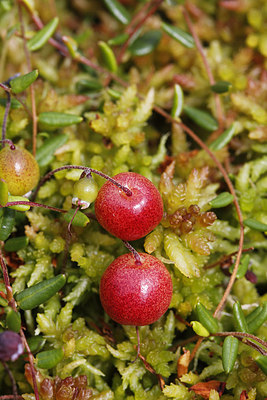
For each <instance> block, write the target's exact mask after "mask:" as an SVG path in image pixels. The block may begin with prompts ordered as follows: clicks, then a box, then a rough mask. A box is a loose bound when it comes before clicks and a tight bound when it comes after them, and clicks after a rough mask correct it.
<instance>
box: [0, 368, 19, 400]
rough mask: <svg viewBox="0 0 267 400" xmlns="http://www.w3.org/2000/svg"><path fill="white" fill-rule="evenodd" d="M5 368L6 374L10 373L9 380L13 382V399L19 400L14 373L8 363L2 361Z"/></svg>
mask: <svg viewBox="0 0 267 400" xmlns="http://www.w3.org/2000/svg"><path fill="white" fill-rule="evenodd" d="M2 364H3V367H4V368H5V370H6V372H7V373H8V376H9V379H10V381H11V385H12V392H13V398H14V399H15V400H17V398H18V388H17V384H16V381H15V378H14V376H13V374H12V371H11V370H10V368H9V366H8V365H7V363H6V362H5V361H2Z"/></svg>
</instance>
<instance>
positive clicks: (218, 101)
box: [183, 8, 224, 140]
mask: <svg viewBox="0 0 267 400" xmlns="http://www.w3.org/2000/svg"><path fill="white" fill-rule="evenodd" d="M183 14H184V17H185V20H186V23H187V26H188V28H189V30H190V32H191V34H192V36H193V38H194V41H195V43H196V47H197V49H198V51H199V54H200V56H201V58H202V60H203V64H204V66H205V69H206V72H207V75H208V79H209V82H210V85H214V83H215V79H214V77H213V74H212V71H211V68H210V65H209V62H208V60H207V57H206V54H205V52H204V50H203V47H202V44H201V42H200V40H199V37H198V35H197V33H196V30H195V28H194V25H193V24H192V22H191V19H190V17H189V15H188V12H187V11H186V9H185V8H183ZM214 98H215V104H216V111H217V118H218V122H219V127H220V128H219V130H218V131H217V132H216V136H215V134H214V135H213V140H214V139H216V137H218V136H219V134H220V132H221V131H222V130H223V121H224V116H223V110H222V104H221V99H220V96H219V95H218V94H217V93H214Z"/></svg>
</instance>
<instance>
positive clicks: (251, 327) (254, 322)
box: [247, 302, 267, 333]
mask: <svg viewBox="0 0 267 400" xmlns="http://www.w3.org/2000/svg"><path fill="white" fill-rule="evenodd" d="M260 308H261V310H260V312H259V313H257V316H255V318H253V319H252V318H251V319H250V320H249V321H248V319H247V324H248V331H249V333H254V332H256V331H257V330H258V329H259V328H260V327H261V326H262V325H263V324H264V322H265V321H266V320H267V302H264V304H263V306H262V307H260Z"/></svg>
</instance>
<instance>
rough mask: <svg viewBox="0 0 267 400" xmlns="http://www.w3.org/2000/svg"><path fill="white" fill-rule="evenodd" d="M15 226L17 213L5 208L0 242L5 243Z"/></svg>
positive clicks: (0, 226)
mask: <svg viewBox="0 0 267 400" xmlns="http://www.w3.org/2000/svg"><path fill="white" fill-rule="evenodd" d="M14 225H15V211H14V210H10V209H9V208H5V209H4V212H3V215H2V217H1V219H0V240H3V241H5V240H6V239H7V238H8V237H9V235H10V234H11V232H12V230H13V228H14Z"/></svg>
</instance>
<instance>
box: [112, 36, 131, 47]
mask: <svg viewBox="0 0 267 400" xmlns="http://www.w3.org/2000/svg"><path fill="white" fill-rule="evenodd" d="M128 37H129V35H128V33H122V34H121V35H118V36H115V37H113V38H112V39H109V41H108V44H109V45H110V46H120V45H121V44H123V43H125V42H126V40H127V39H128Z"/></svg>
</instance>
